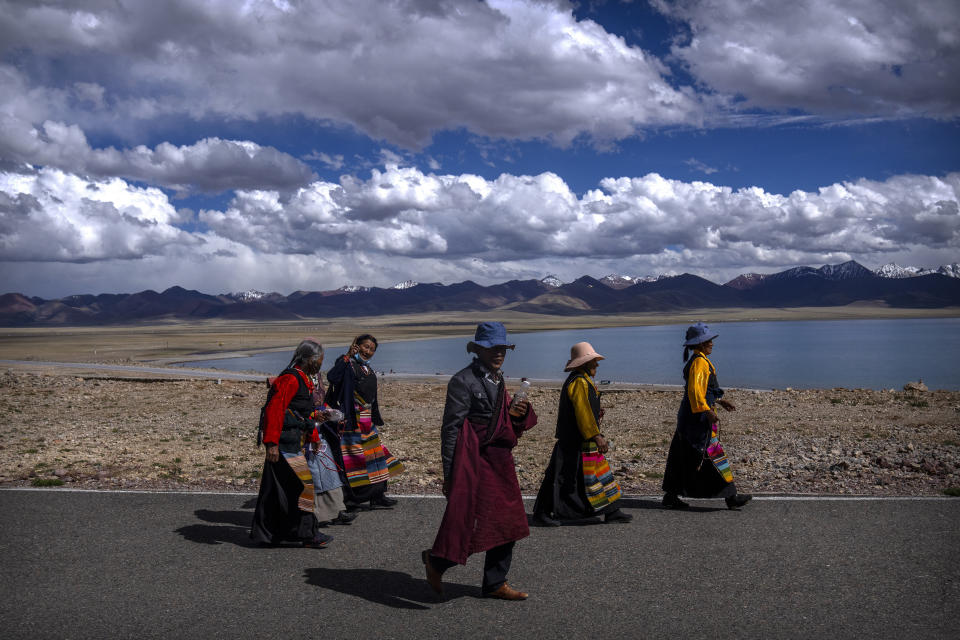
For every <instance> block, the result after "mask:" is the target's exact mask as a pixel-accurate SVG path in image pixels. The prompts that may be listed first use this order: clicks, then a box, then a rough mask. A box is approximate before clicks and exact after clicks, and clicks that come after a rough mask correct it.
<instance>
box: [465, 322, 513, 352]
mask: <svg viewBox="0 0 960 640" xmlns="http://www.w3.org/2000/svg"><path fill="white" fill-rule="evenodd" d="M474 345H475V346H478V347H483V348H485V349H489V348H490V347H506V348H507V349H513V348H515V347H516V346H517V345H515V344H512V343H511V342H510V341H509V340H507V328H506V327H505V326H503V323H502V322H481V323H480V324H478V325H477V332H476V333H475V334H474V336H473V341H472V342H470V343H469V344H467V349H469V348H470V347H471V346H474Z"/></svg>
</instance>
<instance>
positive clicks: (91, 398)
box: [0, 305, 960, 495]
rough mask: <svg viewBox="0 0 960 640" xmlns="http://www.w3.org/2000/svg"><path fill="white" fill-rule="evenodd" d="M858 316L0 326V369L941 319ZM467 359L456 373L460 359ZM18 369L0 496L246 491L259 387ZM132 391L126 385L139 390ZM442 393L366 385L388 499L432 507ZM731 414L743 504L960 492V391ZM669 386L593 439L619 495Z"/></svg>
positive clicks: (790, 402) (860, 312)
mask: <svg viewBox="0 0 960 640" xmlns="http://www.w3.org/2000/svg"><path fill="white" fill-rule="evenodd" d="M958 315H960V310H957V309H953V310H934V311H916V312H909V313H904V312H903V311H902V310H890V309H884V308H879V307H871V306H869V305H859V306H850V307H840V308H829V309H772V310H756V309H750V310H738V309H730V310H716V309H711V310H707V311H691V312H689V313H683V314H671V315H665V314H632V315H624V316H615V317H611V316H577V317H555V316H537V315H533V314H520V313H517V312H510V311H507V312H502V313H496V314H493V313H490V314H487V313H483V314H480V313H469V314H468V313H435V314H416V315H405V316H382V317H373V318H364V319H357V318H331V319H323V320H316V321H304V322H265V323H260V322H257V323H253V322H229V323H224V322H219V323H217V322H203V323H182V322H180V323H178V322H170V323H162V324H150V325H138V326H122V327H97V328H42V329H40V328H17V329H2V330H0V336H2V337H0V359H4V360H18V361H34V362H37V361H58V362H72V363H84V362H86V363H123V364H138V363H142V364H149V365H151V366H156V365H158V364H163V363H164V362H168V361H170V360H183V359H189V358H190V357H191V356H194V357H201V358H210V357H216V356H217V355H220V354H222V355H227V354H230V353H236V352H256V351H266V350H289V349H291V347H292V346H293V345H295V344H296V342H297V341H299V340H300V339H301V338H303V337H304V336H315V337H317V338H319V339H320V340H321V341H323V342H324V344H325V345H329V346H331V347H334V349H333V351H332V352H336V347H337V346H339V345H345V344H347V343H349V341H350V339H351V338H352V337H353V336H354V335H355V334H356V333H358V332H360V331H369V332H370V333H373V334H375V335H377V337H378V338H380V339H382V340H404V339H417V338H430V337H439V336H463V337H464V339H465V340H466V339H468V338H469V337H471V336H472V332H473V327H474V326H475V324H476V323H477V322H478V321H482V320H487V319H497V320H502V321H504V322H506V323H507V326H508V328H509V329H510V331H512V332H523V331H536V330H548V329H574V328H592V327H608V326H637V325H652V324H683V323H688V322H693V321H695V320H701V319H702V320H706V321H708V322H718V321H736V320H799V319H824V318H831V319H833V318H877V317H956V316H958ZM465 363H466V360H465ZM162 377H163V376H157V375H156V374H150V375H138V374H136V373H133V372H126V371H124V372H115V373H114V372H104V371H95V370H92V369H90V370H85V369H84V368H83V366H82V365H80V366H74V367H70V368H69V369H65V368H60V367H47V366H37V365H30V364H26V363H25V364H23V365H14V364H5V365H0V485H7V486H11V485H37V486H43V485H60V484H62V485H64V486H74V487H87V488H127V489H186V490H211V489H216V490H235V491H241V490H242V491H255V490H256V488H257V482H258V477H259V472H260V467H261V465H262V460H263V452H262V450H258V449H257V448H256V447H255V446H254V445H253V436H254V431H255V429H256V419H257V416H258V415H259V408H260V405H261V404H262V403H263V399H264V396H265V393H266V386H265V385H264V384H263V383H258V382H232V381H224V382H223V383H222V384H217V383H216V381H215V380H183V379H178V378H179V377H180V376H179V375H178V372H177V371H176V370H172V371H171V375H170V379H169V380H166V379H158V378H162ZM138 378H139V379H138ZM444 388H445V382H444V381H443V380H430V379H424V378H402V377H396V376H388V377H387V378H386V379H383V380H382V381H381V403H382V407H383V413H384V418H385V420H386V423H387V424H386V426H385V427H384V428H383V429H382V433H383V438H384V440H385V442H386V443H387V445H388V446H389V447H390V448H391V450H392V451H393V453H394V454H396V455H397V456H398V457H400V458H401V459H402V460H403V461H404V464H405V465H406V469H407V471H406V472H405V473H404V474H402V475H400V476H399V477H398V478H397V479H396V480H395V481H394V484H393V489H392V491H393V492H395V493H405V494H411V493H413V494H420V493H439V490H440V476H439V470H440V458H439V421H440V416H441V414H442V411H443V397H444ZM558 396H559V385H558V384H544V385H540V386H539V387H535V388H534V390H533V393H532V394H531V400H532V401H533V403H534V406H535V407H536V410H537V412H538V414H539V416H540V424H539V426H538V427H537V428H536V429H535V430H534V431H533V432H531V433H530V434H528V435H527V436H525V437H524V438H523V440H522V441H521V444H520V445H519V447H518V448H517V449H516V451H515V456H516V460H517V472H518V477H519V478H520V482H521V486H522V489H523V491H524V492H525V493H527V494H530V493H535V491H536V488H537V486H538V484H539V482H540V479H541V478H542V474H543V470H544V469H545V467H546V463H547V460H548V458H549V455H550V451H551V449H552V447H553V442H554V441H553V431H554V425H555V423H556V407H557V402H558ZM730 397H731V399H732V400H733V401H734V402H735V403H736V404H737V405H738V411H736V412H734V413H726V414H723V415H722V416H721V417H722V420H723V422H722V425H723V426H722V429H723V432H722V433H723V438H724V440H725V443H726V447H727V450H728V454H729V456H730V458H731V461H732V463H733V467H734V474H735V478H736V479H737V482H738V486H741V487H742V489H743V490H745V491H751V492H754V493H761V494H762V493H801V494H840V495H845V494H858V495H943V494H944V493H947V494H948V495H949V494H954V493H960V393H958V392H948V391H931V392H927V393H920V392H904V391H865V390H854V389H821V390H805V391H791V390H781V391H774V392H754V391H746V390H733V391H731V395H730ZM679 401H680V391H679V389H664V388H655V387H640V386H637V385H621V386H617V385H614V388H611V389H610V390H609V391H608V392H606V393H605V394H604V405H605V408H606V410H607V412H606V417H605V419H604V426H603V429H604V432H605V434H606V435H607V436H608V438H610V439H612V441H613V449H612V451H611V453H610V454H609V456H608V457H609V459H610V461H611V466H612V468H613V470H614V473H615V474H616V475H617V477H618V478H619V479H620V481H621V483H622V485H623V487H624V489H625V490H626V491H627V492H628V493H631V494H641V495H655V494H657V493H659V484H660V477H661V474H662V472H663V464H664V461H665V458H666V452H667V448H668V445H669V440H670V437H671V436H672V434H673V430H674V427H675V416H676V409H677V405H678V403H679Z"/></svg>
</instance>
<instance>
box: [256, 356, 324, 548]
mask: <svg viewBox="0 0 960 640" xmlns="http://www.w3.org/2000/svg"><path fill="white" fill-rule="evenodd" d="M321 366H323V347H322V346H321V345H320V344H319V343H318V342H316V341H315V340H311V339H307V340H303V341H302V342H301V343H300V344H299V345H297V348H296V350H295V351H294V354H293V357H292V358H291V359H290V364H289V365H287V367H286V368H285V369H284V370H283V371H282V372H281V373H280V375H279V376H277V377H276V378H275V379H274V381H273V383H272V384H271V386H270V391H269V392H268V393H267V403H266V405H265V406H264V410H263V416H262V423H261V431H260V433H258V434H257V440H258V444H259V443H260V442H261V441H262V443H263V445H264V446H265V447H266V455H265V457H264V462H263V476H262V477H261V479H260V493H259V495H258V496H257V506H256V509H255V510H254V512H253V523H252V524H251V526H250V538H251V539H253V540H254V541H256V542H259V543H260V544H266V545H274V544H280V543H283V542H299V543H300V544H301V545H302V546H304V547H315V548H317V547H324V546H326V545H327V544H328V543H329V542H330V541H331V540H332V539H333V538H332V537H331V536H328V535H325V534H324V533H322V532H320V531H319V529H318V526H317V525H318V523H317V518H316V516H315V515H314V487H313V474H312V473H311V471H310V467H309V465H308V463H307V459H306V456H305V455H304V453H305V448H307V447H316V446H317V444H318V443H319V434H318V432H317V429H316V423H315V422H314V421H312V420H310V415H311V414H312V413H313V412H314V410H315V405H314V398H313V392H314V384H313V382H312V380H311V377H312V376H315V375H317V373H319V371H320V367H321Z"/></svg>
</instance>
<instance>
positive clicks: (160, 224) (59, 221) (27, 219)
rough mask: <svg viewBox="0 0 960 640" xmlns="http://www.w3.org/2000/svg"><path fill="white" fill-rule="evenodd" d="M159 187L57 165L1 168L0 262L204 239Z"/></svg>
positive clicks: (116, 254)
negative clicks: (186, 226) (187, 227)
mask: <svg viewBox="0 0 960 640" xmlns="http://www.w3.org/2000/svg"><path fill="white" fill-rule="evenodd" d="M182 222H185V220H184V219H183V217H182V214H181V213H180V212H178V211H177V210H176V209H174V208H173V207H172V206H171V205H170V202H169V201H168V200H167V197H166V195H165V194H164V193H163V192H162V191H160V190H159V189H152V188H151V189H143V188H138V187H134V186H131V185H129V184H127V183H125V182H124V181H123V180H120V179H112V180H105V181H89V180H85V179H83V178H80V177H78V176H75V175H70V174H65V173H63V172H61V171H58V170H56V169H44V170H42V171H39V172H25V173H0V261H3V262H23V261H35V262H68V263H76V262H94V261H100V260H109V259H121V260H132V259H139V258H142V257H143V256H149V255H159V254H164V253H166V252H167V250H168V249H169V248H171V247H183V248H192V247H195V246H197V245H198V244H199V243H201V242H202V240H200V239H199V238H196V237H193V236H191V235H190V234H189V233H187V232H185V231H182V230H180V229H179V228H178V227H177V226H176V225H177V224H178V223H182Z"/></svg>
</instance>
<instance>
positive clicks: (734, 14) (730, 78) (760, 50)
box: [653, 0, 960, 117]
mask: <svg viewBox="0 0 960 640" xmlns="http://www.w3.org/2000/svg"><path fill="white" fill-rule="evenodd" d="M653 4H654V5H655V6H657V7H658V8H659V9H660V10H661V11H662V12H663V13H665V14H666V15H668V16H671V17H673V18H675V19H677V20H679V21H681V22H683V23H685V24H686V26H687V28H688V30H689V34H688V37H686V38H684V39H682V40H681V41H679V42H678V43H676V44H675V45H674V47H673V49H672V51H673V55H674V57H675V58H676V59H677V60H679V61H681V62H683V63H684V64H685V65H686V66H687V68H688V69H689V71H690V73H691V74H692V75H693V76H694V77H696V78H697V79H698V80H699V81H700V82H701V83H702V84H703V85H705V86H706V87H709V88H710V89H712V90H714V91H717V92H720V93H721V94H724V95H726V96H727V97H728V98H730V99H731V100H744V101H745V102H744V103H741V104H740V105H739V106H747V107H760V108H765V109H801V110H803V111H806V112H808V113H812V114H821V115H826V116H838V115H839V116H851V115H855V116H856V115H859V116H874V115H877V116H885V117H898V116H933V117H956V116H957V115H960V84H958V83H957V82H956V78H957V77H958V76H960V35H958V33H960V32H958V30H957V25H958V24H960V4H958V3H957V2H956V1H955V0H926V1H924V2H902V1H901V0H809V1H806V2H790V1H789V0H783V1H780V2H764V3H753V2H709V1H707V0H680V1H678V2H669V1H668V0H654V1H653Z"/></svg>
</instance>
